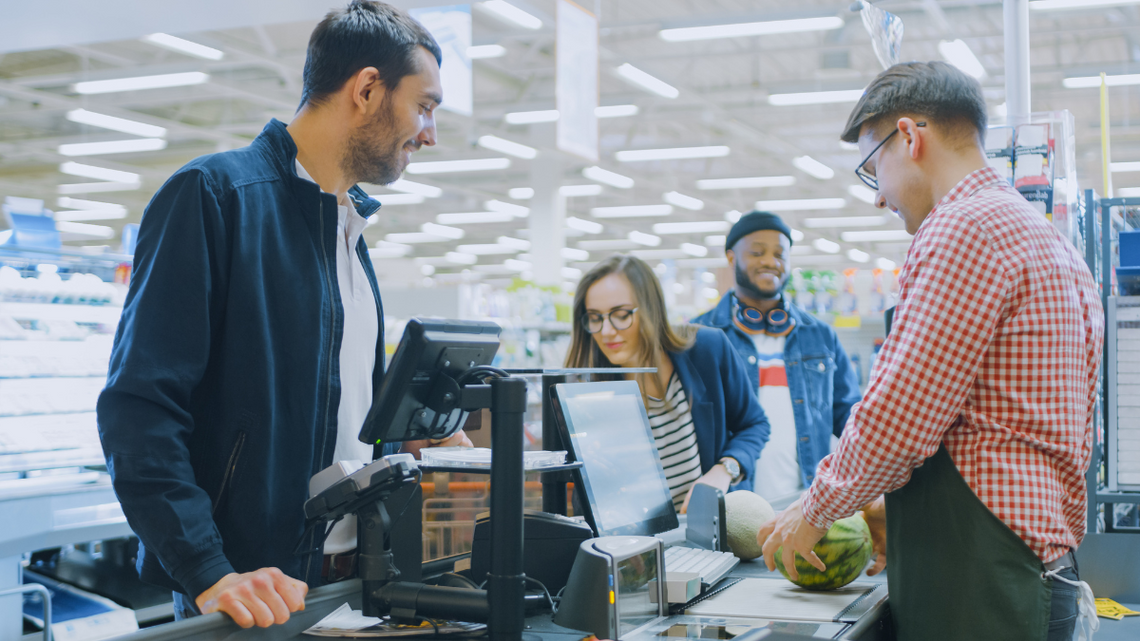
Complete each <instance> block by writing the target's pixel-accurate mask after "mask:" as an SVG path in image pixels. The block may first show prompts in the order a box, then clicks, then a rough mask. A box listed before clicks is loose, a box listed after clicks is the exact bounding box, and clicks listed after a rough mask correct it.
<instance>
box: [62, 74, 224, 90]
mask: <svg viewBox="0 0 1140 641" xmlns="http://www.w3.org/2000/svg"><path fill="white" fill-rule="evenodd" d="M209 79H210V75H209V74H206V73H202V72H201V71H189V72H186V73H164V74H160V75H156V76H135V77H133V78H115V79H113V80H88V81H85V82H77V83H75V84H74V85H72V86H71V88H72V90H73V91H75V93H78V94H85V95H86V94H99V93H115V92H118V91H138V90H140V89H165V88H167V87H188V86H190V85H200V84H202V83H204V82H206V81H207V80H209Z"/></svg>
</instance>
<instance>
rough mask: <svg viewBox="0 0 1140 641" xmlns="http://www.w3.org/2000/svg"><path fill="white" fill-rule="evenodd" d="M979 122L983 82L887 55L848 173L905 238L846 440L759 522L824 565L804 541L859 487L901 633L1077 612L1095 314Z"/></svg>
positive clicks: (976, 632)
mask: <svg viewBox="0 0 1140 641" xmlns="http://www.w3.org/2000/svg"><path fill="white" fill-rule="evenodd" d="M985 130H986V103H985V99H984V98H983V96H982V89H981V86H980V85H979V84H978V82H977V81H976V80H974V79H973V78H970V77H969V76H967V75H965V74H964V73H962V72H961V71H959V70H958V69H956V68H955V67H952V66H950V65H948V64H945V63H942V62H930V63H924V62H912V63H905V64H899V65H895V66H893V67H891V68H890V69H888V70H886V71H885V72H883V73H882V74H880V75H879V76H878V77H877V78H876V79H875V80H874V82H872V83H871V85H870V86H869V87H868V88H867V91H866V93H865V94H864V95H863V97H862V98H861V99H860V100H859V103H858V104H857V105H856V106H855V109H854V111H853V112H852V114H851V117H850V119H849V120H848V123H847V126H846V128H845V130H844V132H843V136H842V139H843V140H844V141H847V142H852V143H855V142H857V143H858V145H859V151H860V155H861V156H862V157H863V162H862V163H861V165H860V166H859V168H858V169H857V170H856V173H857V174H858V175H859V177H860V178H861V179H862V180H863V181H864V182H865V183H867V184H868V185H869V186H870V187H871V188H873V189H875V190H876V192H877V195H876V205H877V206H879V207H883V208H888V209H890V210H891V211H892V212H895V213H897V214H898V215H899V216H900V217H901V218H902V219H903V221H904V222H905V224H906V228H907V231H908V232H910V233H911V234H914V242H913V244H912V245H911V248H910V250H909V252H908V253H907V258H906V263H905V264H904V265H903V267H902V272H901V274H900V275H899V304H898V307H897V308H896V309H895V311H894V314H893V319H892V322H891V323H890V324H889V330H888V331H889V333H888V336H887V340H886V343H885V344H884V345H883V349H882V352H881V353H880V355H879V357H878V359H877V360H876V363H875V369H874V371H873V372H872V374H871V381H870V385H869V387H868V389H867V392H866V394H865V395H864V397H863V400H862V402H861V403H859V404H857V405H855V407H854V409H853V410H852V412H851V417H850V419H849V420H848V423H847V426H846V428H845V429H844V431H843V436H842V438H841V439H840V442H839V446H838V449H837V450H836V451H835V452H834V453H833V454H832V455H830V456H828V457H827V458H825V459H823V461H822V462H821V463H820V465H819V469H818V471H817V475H816V478H815V480H814V481H813V482H812V484H811V487H810V488H809V489H808V490H807V492H806V493H805V494H804V496H803V498H802V499H801V501H799V502H797V503H795V504H793V505H792V506H790V507H789V508H788V509H787V510H785V511H784V512H782V513H781V514H780V515H779V516H778V517H777V518H776V519H775V520H774V521H772V522H770V523H769V524H767V525H766V526H765V527H764V528H763V529H761V531H760V535H759V540H760V541H761V542H762V543H763V548H764V560H765V562H766V563H767V565H768V567H769V568H772V567H774V562H775V555H776V553H777V550H779V549H780V547H781V546H783V550H782V552H781V553H782V555H783V561H784V563H785V565H786V566H791V565H792V563H791V561H792V558H791V554H792V551H793V550H794V551H795V552H798V553H799V554H800V555H802V556H803V557H804V558H805V559H807V560H808V561H809V562H810V563H811V564H812V565H815V566H816V567H819V568H820V569H822V565H823V564H822V563H821V562H820V561H819V558H818V557H816V555H815V554H814V553H813V552H812V548H813V546H814V545H815V544H816V543H817V542H818V541H819V540H820V539H821V538H822V537H823V535H824V534H825V533H826V532H827V529H828V528H829V527H830V526H831V524H832V523H833V522H834V521H835V520H837V519H840V518H843V517H847V516H850V515H852V514H854V513H855V512H856V511H857V510H858V509H860V507H864V511H865V515H866V516H867V518H868V522H869V523H870V524H871V525H872V530H873V532H874V534H875V535H876V536H875V538H876V548H878V549H879V550H880V551H882V550H883V548H884V546H885V556H886V561H885V563H886V570H887V580H888V588H889V592H890V606H891V607H890V612H891V616H892V619H893V623H894V626H895V631H896V632H897V635H898V639H900V641H909V640H913V639H921V640H923V641H931V640H935V639H971V640H979V639H1042V640H1044V639H1049V640H1052V639H1069V638H1071V637H1072V634H1073V630H1074V626H1075V623H1076V619H1077V605H1078V595H1079V593H1080V588H1079V582H1078V576H1077V568H1076V567H1075V561H1074V558H1073V554H1072V552H1073V550H1075V549H1076V548H1077V546H1078V545H1079V544H1080V542H1081V539H1082V538H1083V537H1084V534H1085V509H1086V501H1087V496H1086V488H1085V481H1084V476H1083V473H1084V471H1085V469H1086V468H1087V467H1088V463H1089V456H1090V451H1091V446H1092V416H1093V403H1094V395H1095V388H1096V378H1097V370H1098V369H1099V367H1100V362H1101V344H1102V340H1103V336H1104V314H1103V311H1102V308H1101V304H1100V298H1099V295H1098V293H1097V288H1096V285H1095V283H1094V281H1093V278H1092V276H1091V274H1090V273H1089V270H1088V268H1087V267H1086V265H1085V262H1084V260H1083V259H1082V257H1081V256H1080V255H1079V254H1078V253H1077V251H1076V250H1075V249H1074V247H1073V246H1072V244H1071V243H1070V242H1069V241H1067V240H1066V239H1065V238H1064V237H1062V236H1061V234H1060V233H1059V232H1058V231H1057V229H1056V228H1055V227H1054V226H1053V224H1052V223H1051V222H1050V221H1049V219H1047V218H1046V217H1045V216H1044V215H1042V214H1041V213H1040V212H1038V211H1036V210H1035V209H1034V208H1033V207H1032V206H1030V205H1029V203H1028V202H1026V201H1025V199H1024V198H1022V197H1021V195H1019V194H1018V193H1017V191H1015V190H1014V189H1013V188H1012V187H1011V186H1010V185H1009V183H1008V182H1007V181H1006V180H1005V179H1003V178H1002V177H1001V176H1000V175H999V174H998V172H997V171H995V170H994V169H992V168H991V167H989V166H988V165H987V164H986V156H985V153H984V151H983V142H982V141H983V138H984V133H985ZM884 494H885V500H884V499H882V498H878V499H877V497H881V496H882V495H884ZM884 504H885V507H884ZM884 511H885V515H884ZM882 556H883V555H882V554H880V557H882ZM882 562H883V561H882V560H880V563H882ZM1093 620H1094V621H1095V615H1094V616H1093Z"/></svg>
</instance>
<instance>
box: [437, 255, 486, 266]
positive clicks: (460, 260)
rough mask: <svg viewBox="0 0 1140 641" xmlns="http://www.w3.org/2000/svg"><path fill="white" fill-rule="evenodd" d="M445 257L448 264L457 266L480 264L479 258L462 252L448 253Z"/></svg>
mask: <svg viewBox="0 0 1140 641" xmlns="http://www.w3.org/2000/svg"><path fill="white" fill-rule="evenodd" d="M443 257H444V258H446V259H447V262H449V263H454V264H456V265H474V264H475V263H477V262H479V257H478V256H473V255H471V254H464V253H462V252H447V253H446V254H444V255H443Z"/></svg>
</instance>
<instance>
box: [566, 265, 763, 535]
mask: <svg viewBox="0 0 1140 641" xmlns="http://www.w3.org/2000/svg"><path fill="white" fill-rule="evenodd" d="M566 366H567V367H615V368H622V367H654V368H656V369H657V372H656V374H627V375H625V377H626V378H632V379H634V380H637V381H638V383H639V384H640V386H641V393H642V396H643V397H644V399H645V409H646V411H647V412H648V414H649V424H650V426H651V427H652V428H653V438H654V441H655V442H656V444H657V452H658V454H659V455H660V457H661V465H662V467H663V468H664V469H665V476H666V477H667V478H668V481H669V489H670V491H671V492H672V494H673V504H674V506H676V507H677V510H678V511H679V512H681V513H684V512H685V511H686V510H687V509H688V503H689V496H690V494H691V493H692V488H693V485H694V484H696V483H705V484H707V485H711V486H713V487H716V488H718V489H720V490H722V491H724V492H727V491H728V490H729V488H730V487H732V486H735V489H752V477H753V469H754V465H755V463H756V459H757V458H759V456H760V450H761V449H762V448H763V447H764V443H765V442H767V440H768V419H767V418H765V416H764V410H762V409H761V408H760V402H759V400H757V398H756V390H755V389H753V386H752V385H751V384H750V383H749V380H748V374H747V372H746V370H745V365H744V362H743V361H742V360H741V359H740V356H739V355H738V354H737V353H736V350H734V349H733V347H732V345H731V344H730V343H729V342H728V339H727V338H726V337H725V335H724V332H721V331H718V330H715V329H710V328H705V327H697V326H695V325H685V326H682V327H672V326H670V325H669V322H668V320H667V317H666V312H665V297H664V295H663V294H662V292H661V283H660V282H658V280H657V276H656V275H655V274H654V273H653V270H652V269H651V268H650V267H649V265H647V264H645V262H644V261H642V260H641V259H639V258H636V257H633V256H624V255H621V254H618V255H615V256H611V257H610V258H608V259H606V260H604V261H602V262H600V263H598V264H597V265H595V266H594V268H593V269H591V270H590V271H589V272H587V273H586V274H585V275H584V276H583V277H582V280H581V281H580V282H579V283H578V290H577V292H576V293H575V294H574V329H573V333H572V337H571V342H570V350H569V352H568V353H567V356H566ZM619 376H620V375H619Z"/></svg>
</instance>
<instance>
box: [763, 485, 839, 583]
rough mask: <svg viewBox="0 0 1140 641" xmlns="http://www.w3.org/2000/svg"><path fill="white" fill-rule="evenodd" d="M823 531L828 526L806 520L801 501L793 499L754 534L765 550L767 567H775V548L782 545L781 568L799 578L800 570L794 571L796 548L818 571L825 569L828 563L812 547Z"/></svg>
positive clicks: (771, 568) (825, 531) (823, 533)
mask: <svg viewBox="0 0 1140 641" xmlns="http://www.w3.org/2000/svg"><path fill="white" fill-rule="evenodd" d="M825 534H827V530H821V529H819V528H817V527H814V526H813V525H812V524H811V523H808V522H807V519H805V518H804V513H803V510H802V509H801V508H800V502H799V501H796V502H795V503H792V504H791V505H789V506H788V509H786V510H784V511H783V512H780V513H779V514H778V515H776V518H774V519H772V520H771V521H768V522H767V523H765V524H764V526H763V527H761V528H760V531H759V532H758V533H757V534H756V542H757V543H759V544H760V545H761V547H762V549H763V551H764V564H765V565H767V566H768V570H769V571H775V569H776V551H777V550H779V549H780V547H781V546H783V548H784V550H783V558H782V560H783V562H784V569H786V570H787V571H788V574H789V575H790V576H791V577H792V579H799V578H800V573H799V572H797V571H796V564H795V562H794V558H795V557H794V556H793V555H794V554H795V553H796V552H799V553H800V556H802V557H804V559H806V560H807V562H808V563H810V564H812V565H813V566H814V567H815V568H816V569H817V570H819V571H820V572H823V571H825V570H827V566H826V565H824V564H823V561H821V560H820V559H819V557H818V556H816V554H815V552H814V551H812V548H814V547H815V544H816V543H819V540H820V539H822V538H823V536H824V535H825Z"/></svg>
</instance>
